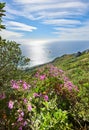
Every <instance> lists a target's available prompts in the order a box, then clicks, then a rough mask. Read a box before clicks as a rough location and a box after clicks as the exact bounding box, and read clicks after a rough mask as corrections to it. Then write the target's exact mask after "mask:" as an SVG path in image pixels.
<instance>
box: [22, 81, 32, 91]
mask: <svg viewBox="0 0 89 130" xmlns="http://www.w3.org/2000/svg"><path fill="white" fill-rule="evenodd" d="M30 87H31V86H30V85H28V84H27V83H26V82H24V83H23V89H24V90H27V89H29V88H30Z"/></svg>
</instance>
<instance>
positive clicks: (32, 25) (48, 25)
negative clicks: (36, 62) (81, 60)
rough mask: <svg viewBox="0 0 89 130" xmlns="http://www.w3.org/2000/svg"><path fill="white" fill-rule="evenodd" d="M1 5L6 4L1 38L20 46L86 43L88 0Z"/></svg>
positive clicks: (30, 0)
mask: <svg viewBox="0 0 89 130" xmlns="http://www.w3.org/2000/svg"><path fill="white" fill-rule="evenodd" d="M1 2H6V7H5V9H6V16H5V17H4V18H3V22H4V24H5V25H6V30H2V31H1V32H0V35H1V36H2V37H3V38H6V39H9V40H15V41H17V42H20V43H23V44H28V43H46V42H51V41H52V42H53V41H71V40H73V41H74V40H89V0H1Z"/></svg>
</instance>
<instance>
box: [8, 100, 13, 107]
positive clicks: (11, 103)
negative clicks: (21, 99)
mask: <svg viewBox="0 0 89 130" xmlns="http://www.w3.org/2000/svg"><path fill="white" fill-rule="evenodd" d="M13 105H14V102H13V101H12V100H10V101H9V104H8V107H9V108H10V109H12V108H13Z"/></svg>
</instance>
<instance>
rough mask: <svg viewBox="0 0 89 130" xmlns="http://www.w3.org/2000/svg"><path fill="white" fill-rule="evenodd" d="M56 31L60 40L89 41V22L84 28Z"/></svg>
mask: <svg viewBox="0 0 89 130" xmlns="http://www.w3.org/2000/svg"><path fill="white" fill-rule="evenodd" d="M54 29H55V30H56V31H55V32H54V33H55V34H57V35H58V37H59V39H60V40H76V39H77V40H89V21H87V22H86V23H85V25H84V26H82V27H76V28H61V27H60V28H59V27H58V28H54Z"/></svg>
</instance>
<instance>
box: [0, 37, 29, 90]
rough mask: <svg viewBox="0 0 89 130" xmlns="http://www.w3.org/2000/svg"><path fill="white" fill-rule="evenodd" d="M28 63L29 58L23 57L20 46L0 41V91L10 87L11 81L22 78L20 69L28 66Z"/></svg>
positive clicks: (12, 42) (11, 42)
mask: <svg viewBox="0 0 89 130" xmlns="http://www.w3.org/2000/svg"><path fill="white" fill-rule="evenodd" d="M28 61H29V59H28V58H25V57H23V56H22V52H21V50H20V47H19V44H17V43H16V42H14V41H6V40H3V39H0V91H3V90H5V89H6V88H7V87H8V83H9V82H10V80H11V79H16V77H18V78H20V77H21V76H20V77H19V75H21V70H20V69H19V68H18V67H19V66H21V65H25V64H27V63H28ZM19 72H20V73H19Z"/></svg>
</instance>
